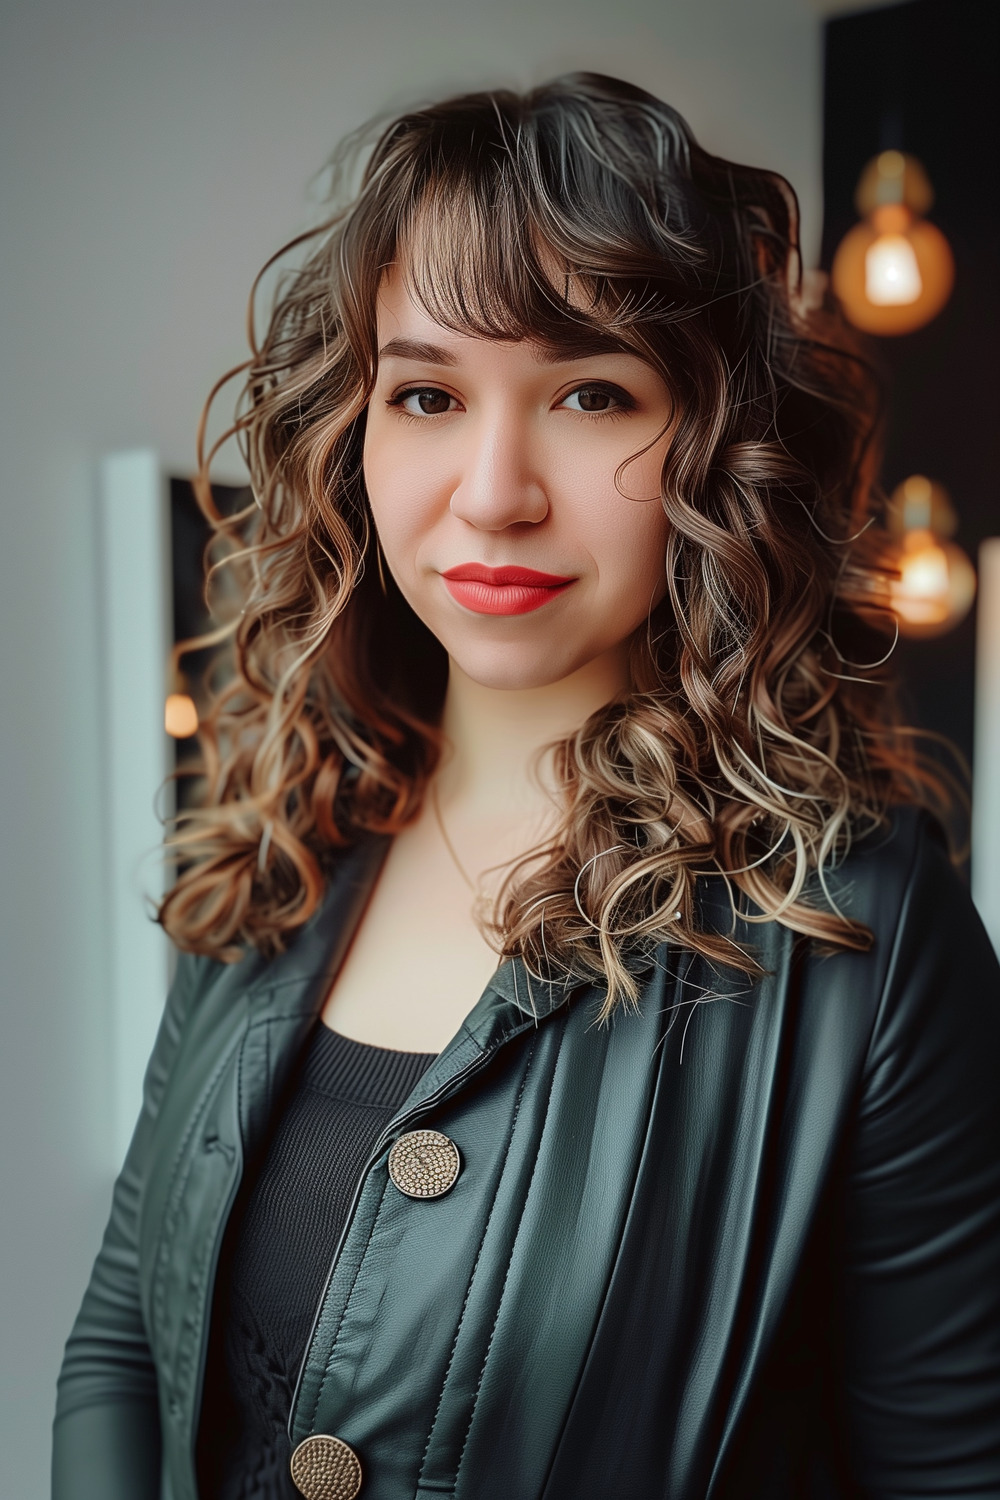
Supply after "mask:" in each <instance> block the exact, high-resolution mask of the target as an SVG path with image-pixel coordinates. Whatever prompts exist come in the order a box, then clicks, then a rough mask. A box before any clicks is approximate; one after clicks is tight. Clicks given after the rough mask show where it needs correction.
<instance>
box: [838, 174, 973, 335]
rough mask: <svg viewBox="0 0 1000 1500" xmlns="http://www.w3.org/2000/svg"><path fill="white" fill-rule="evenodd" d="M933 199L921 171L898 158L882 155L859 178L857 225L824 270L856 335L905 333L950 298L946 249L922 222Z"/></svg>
mask: <svg viewBox="0 0 1000 1500" xmlns="http://www.w3.org/2000/svg"><path fill="white" fill-rule="evenodd" d="M933 197H934V195H933V191H932V189H931V185H930V182H929V181H928V180H927V174H926V173H925V172H924V169H923V167H921V165H920V163H919V162H917V161H915V159H914V158H913V157H912V156H904V155H903V153H902V152H900V151H883V152H882V154H881V156H877V157H875V159H874V160H873V161H871V162H869V163H868V166H867V167H866V168H865V170H864V172H863V173H862V175H861V181H860V183H859V184H858V193H857V200H856V201H857V204H858V208H859V210H860V212H861V213H863V214H864V218H863V219H862V221H861V223H860V224H855V226H854V228H853V229H851V230H849V231H848V232H847V234H846V235H845V236H844V238H843V239H842V240H841V242H840V245H839V246H838V248H837V253H836V255H835V256H834V258H833V266H832V267H831V282H832V285H833V290H834V291H835V292H836V294H837V296H838V297H839V298H840V301H841V305H842V306H843V309H844V312H845V313H846V315H847V317H848V318H849V319H850V320H851V322H852V323H853V324H854V325H855V327H856V328H863V329H864V330H865V332H866V333H878V334H883V335H885V334H896V333H912V332H913V330H914V329H915V328H922V327H923V325H924V324H925V323H929V322H930V320H931V318H934V317H936V316H937V314H938V313H939V312H940V311H941V309H942V308H943V307H944V305H945V303H946V302H947V301H948V298H949V297H950V296H951V289H952V286H953V284H954V280H955V262H954V259H953V257H952V253H951V248H950V246H949V244H948V241H947V240H946V239H945V237H944V235H943V234H942V233H941V231H940V229H937V228H936V227H935V226H934V225H933V224H931V223H929V222H928V221H927V220H926V219H924V218H923V217H921V216H922V215H923V214H925V213H926V212H927V210H928V208H930V206H931V203H932V202H933Z"/></svg>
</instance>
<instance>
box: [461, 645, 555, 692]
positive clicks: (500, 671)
mask: <svg viewBox="0 0 1000 1500" xmlns="http://www.w3.org/2000/svg"><path fill="white" fill-rule="evenodd" d="M448 654H449V656H450V657H451V660H452V661H453V662H454V663H455V664H456V666H458V667H460V668H461V670H462V671H463V672H464V673H465V675H466V677H469V678H471V680H472V681H473V682H476V683H478V684H479V686H480V687H485V688H496V689H499V690H502V691H504V692H508V693H510V692H525V691H527V690H528V689H530V688H540V687H549V686H550V685H551V684H552V683H554V682H561V681H562V680H563V678H564V677H568V676H569V675H570V673H571V672H574V671H575V670H576V669H577V668H578V667H579V666H580V665H581V663H580V662H579V661H576V660H569V659H566V660H564V659H562V658H561V657H560V656H557V654H556V653H555V652H554V651H552V650H551V649H548V650H545V649H536V650H533V651H525V650H524V649H523V648H512V647H510V646H507V647H503V646H491V647H489V648H486V649H482V650H479V651H475V650H472V651H470V650H469V649H468V648H467V646H465V643H463V648H461V649H459V650H457V651H449V653H448Z"/></svg>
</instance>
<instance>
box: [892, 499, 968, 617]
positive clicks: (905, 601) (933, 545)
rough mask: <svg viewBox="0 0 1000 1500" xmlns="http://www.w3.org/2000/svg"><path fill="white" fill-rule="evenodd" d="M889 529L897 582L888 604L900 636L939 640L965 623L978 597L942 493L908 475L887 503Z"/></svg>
mask: <svg viewBox="0 0 1000 1500" xmlns="http://www.w3.org/2000/svg"><path fill="white" fill-rule="evenodd" d="M888 514H889V526H890V530H891V531H892V532H893V533H894V534H895V536H896V537H897V538H898V540H897V543H896V552H895V556H894V559H893V561H894V562H895V565H896V568H897V569H898V577H896V578H894V579H893V580H892V582H891V584H890V592H889V602H890V605H891V607H892V611H893V613H894V614H895V616H896V620H897V622H898V624H899V631H900V634H901V635H908V636H929V635H942V634H943V633H944V632H945V631H946V630H950V629H951V628H952V626H953V625H957V624H958V622H959V621H960V620H962V619H964V617H965V615H966V614H967V613H968V610H969V606H970V605H971V603H972V601H973V598H974V597H975V593H976V571H975V569H974V568H973V566H972V564H971V562H970V561H969V559H968V557H966V555H965V553H964V552H963V551H962V549H961V547H957V546H956V545H955V543H954V542H950V541H947V540H946V538H947V537H949V536H950V535H951V533H952V532H953V531H954V529H955V527H956V525H957V517H956V515H955V512H954V510H953V509H952V506H951V502H950V500H949V499H948V495H947V493H946V491H945V490H944V489H943V488H942V487H941V485H939V484H934V483H932V482H931V480H929V479H927V478H926V477H925V476H924V475H923V474H911V475H910V477H909V479H906V480H904V481H903V483H902V484H901V485H900V486H899V488H898V489H896V490H895V491H894V492H893V494H892V495H891V497H890V499H889V507H888Z"/></svg>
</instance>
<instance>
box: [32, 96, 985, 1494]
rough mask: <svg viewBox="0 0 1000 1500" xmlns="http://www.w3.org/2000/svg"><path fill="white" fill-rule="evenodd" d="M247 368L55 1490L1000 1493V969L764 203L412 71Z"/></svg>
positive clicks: (583, 104)
mask: <svg viewBox="0 0 1000 1500" xmlns="http://www.w3.org/2000/svg"><path fill="white" fill-rule="evenodd" d="M246 371H247V373H246V380H245V385H244V399H243V403H242V406H241V409H240V414H239V416H238V420H237V426H236V430H237V431H238V432H239V433H240V434H241V436H242V438H243V441H244V443H245V451H246V455H247V459H248V462H249V466H250V471H251V474H252V477H253V484H254V493H255V498H256V505H255V506H254V507H251V511H250V512H249V513H248V514H244V515H241V516H239V517H236V518H225V517H221V516H218V515H216V514H215V513H214V512H213V515H214V519H215V522H216V525H217V529H218V533H219V538H220V542H221V543H222V544H224V546H225V547H226V548H227V551H226V555H225V557H224V559H222V561H221V562H220V571H219V572H218V573H217V575H216V576H217V578H224V577H227V576H228V577H229V578H230V579H235V580H236V581H237V583H238V589H237V590H236V592H237V594H238V598H237V601H236V604H235V606H232V605H231V604H230V606H229V607H230V608H231V611H232V614H231V620H230V623H229V625H228V627H227V629H228V633H229V638H230V639H231V641H232V644H233V648H234V649H233V651H232V653H231V661H230V666H229V672H230V676H229V678H228V680H227V682H226V683H225V685H224V686H222V687H221V689H220V690H219V692H218V695H217V697H216V700H215V703H214V707H213V708H212V710H211V712H210V713H209V715H208V717H207V720H206V723H205V726H204V731H203V747H204V753H205V778H204V796H203V799H202V805H201V807H200V808H199V809H198V810H196V811H194V812H192V813H190V814H189V815H187V816H186V817H185V818H184V819H183V820H182V824H181V828H180V831H179V833H178V835H177V837H176V840H175V845H176V851H177V854H178V856H179V858H180V860H181V867H180V875H179V878H178V880H177V882H176V884H175V886H174V888H173V889H172V891H171V892H170V894H169V895H168V896H167V898H166V900H165V902H164V904H163V907H162V912H161V918H162V921H163V923H164V925H165V927H166V929H167V931H168V932H169V933H170V934H171V935H172V937H173V938H174V939H175V941H176V942H177V944H178V946H179V947H180V948H181V949H182V950H183V953H182V956H181V958H180V962H179V966H178V974H177V979H176V982H175V984H174V986H173V988H172V990H171V994H170V997H169V1000H168V1004H167V1009H166V1014H165V1017H164V1021H163V1025H162V1029H161V1032H160V1036H159V1040H158V1042H157V1045H156V1050H155V1053H154V1055H153V1058H152V1061H151V1063H150V1068H149V1073H148V1076H147V1081H146V1094H145V1104H144V1109H143V1113H142V1117H141V1119H140V1122H139V1125H138V1128H137V1131H136V1135H135V1138H134V1140H133V1143H132V1146H131V1149H130V1151H129V1155H128V1159H127V1161H126V1164H125V1167H124V1170H123V1172H122V1175H121V1178H120V1179H119V1182H118V1185H117V1188H116V1193H115V1202H114V1208H113V1212H112V1217H111V1222H110V1224H109V1227H108V1231H107V1236H106V1239H105V1243H104V1247H103V1248H102V1250H101V1253H100V1256H99V1257H98V1261H97V1265H96V1267H95V1270H94V1275H93V1279H92V1281H91V1285H90V1287H89V1289H88V1292H87V1295H86V1298H85V1301H84V1305H83V1308H82V1310H81V1313H80V1315H79V1318H78V1320H77V1323H76V1326H75V1328H74V1331H73V1334H72V1336H71V1338H70V1342H69V1346H68V1349H67V1354H66V1360H65V1365H64V1369H63V1373H62V1377H61V1382H60V1395H59V1409H58V1415H57V1424H56V1456H55V1475H56V1478H55V1494H56V1500H76V1497H82V1496H101V1497H103V1500H117V1497H119V1496H120V1497H122V1500H125V1497H126V1496H127V1497H128V1500H142V1497H147V1496H148V1497H153V1496H157V1495H163V1496H169V1497H170V1500H194V1497H195V1496H196V1495H200V1496H202V1497H203V1500H208V1497H213V1500H214V1497H235V1496H242V1497H248V1496H254V1497H261V1500H263V1497H276V1496H288V1495H295V1494H297V1493H301V1494H304V1495H306V1496H308V1497H311V1500H342V1497H352V1496H354V1495H355V1494H357V1493H358V1492H359V1491H360V1493H361V1494H362V1496H363V1500H402V1497H404V1496H405V1497H412V1496H414V1495H417V1496H428V1497H429V1496H431V1495H442V1494H447V1495H451V1494H454V1495H456V1496H469V1497H475V1500H493V1497H496V1500H501V1497H502V1500H530V1497H535V1496H539V1497H540V1496H543V1495H544V1496H545V1497H547V1500H590V1497H595V1500H596V1497H598V1496H600V1497H602V1500H604V1497H607V1496H608V1495H620V1496H627V1497H630V1500H631V1497H636V1500H645V1497H654V1496H655V1497H665V1496H670V1497H671V1500H687V1497H692V1500H693V1497H704V1496H713V1497H737V1496H754V1497H756V1496H762V1495H767V1496H780V1497H792V1496H815V1497H819V1496H824V1497H829V1496H838V1497H839V1496H849V1495H865V1496H885V1497H888V1496H892V1497H894V1500H899V1497H903V1496H906V1497H909V1496H914V1497H916V1496H918V1495H919V1496H945V1495H958V1494H961V1495H973V1494H976V1495H998V1494H1000V1430H998V1429H1000V1423H998V1422H997V1411H998V1410H1000V1399H998V1398H1000V1361H998V1357H997V1341H998V1334H997V1329H998V1320H997V1316H996V1314H997V1300H998V1294H1000V1275H998V1274H997V1273H998V1271H1000V1165H998V1162H997V1155H996V1142H997V1140H998V1138H1000V1131H998V1129H997V1126H998V1124H1000V1121H998V1108H997V1091H996V1089H995V1086H994V1082H995V1080H994V1076H993V1075H994V1071H995V1069H994V1061H993V1059H994V1057H995V1050H996V1044H997V1041H998V1040H1000V1026H998V1006H997V1000H998V972H997V965H996V962H995V959H994V957H993V955H992V953H991V951H990V949H989V945H988V943H987V940H986V938H985V936H984V934H983V931H982V928H981V926H980V925H979V923H978V921H977V919H976V916H975V914H974V912H973V910H972V907H971V904H970V902H969V900H968V897H967V895H966V894H965V892H964V889H963V888H962V886H961V884H960V882H959V881H958V879H957V877H956V876H955V875H954V874H953V872H952V869H951V867H950V864H949V861H948V858H947V855H946V853H945V851H944V849H943V847H942V843H941V839H940V837H939V834H938V832H937V824H936V823H935V822H934V820H933V818H931V817H930V816H929V815H928V813H927V811H926V808H927V806H928V805H929V804H931V803H932V802H933V800H934V798H935V796H936V795H937V794H936V792H935V783H934V781H933V778H931V777H929V776H928V775H927V774H926V773H924V772H923V771H922V770H921V768H920V765H919V763H918V761H917V760H916V758H915V756H914V753H913V750H912V737H911V736H909V735H908V734H907V733H906V731H905V730H903V729H902V728H900V727H899V726H898V725H897V723H896V721H895V718H894V715H893V712H892V709H891V698H890V696H889V693H888V690H887V687H886V685H885V682H884V677H883V673H882V671H881V669H880V668H879V667H878V665H877V663H878V661H879V660H880V659H884V658H885V656H886V649H887V642H886V632H885V629H884V619H885V613H884V611H883V610H881V609H880V604H879V601H880V599H881V598H882V597H883V594H884V580H882V579H880V575H879V569H878V548H877V544H876V541H875V539H874V538H875V533H874V530H873V528H871V527H870V526H869V525H868V522H869V519H870V516H871V507H872V503H873V502H872V483H873V418H872V415H871V413H872V411H873V406H874V401H873V395H872V391H871V389H870V384H869V379H868V375H867V373H866V366H865V365H864V362H863V361H862V360H861V359H860V358H859V357H858V355H857V354H856V352H855V351H854V350H853V348H852V347H851V345H850V342H849V340H848V339H847V336H846V334H845V332H844V331H843V329H842V327H841V326H840V324H839V323H838V321H837V318H836V315H835V313H834V311H833V310H832V309H830V308H826V309H824V308H821V307H814V308H811V309H810V307H809V305H808V301H807V299H806V298H805V297H804V296H803V294H802V289H801V276H800V268H799V261H798V250H797V226H796V218H795V202H794V197H793V195H792V193H791V190H790V189H789V188H788V186H787V185H786V184H785V183H784V182H783V181H782V180H781V179H780V178H777V177H775V176H774V175H773V174H769V173H766V172H760V171H755V170H750V169H748V168H744V167H737V166H734V165H732V164H731V163H727V162H724V161H720V160H718V159H716V158H713V157H711V156H708V155H707V154H706V153H705V152H703V151H701V150H700V149H699V148H698V147H697V146H696V145H695V143H694V142H693V141H692V139H691V136H690V134H689V132H688V130H687V128H686V126H685V125H684V123H683V122H682V121H681V120H680V119H679V117H678V116H677V115H676V114H675V113H674V112H673V111H672V110H670V109H669V108H668V107H667V106H666V105H664V104H662V103H660V102H659V101H657V100H656V99H654V98H651V97H650V96H649V95H647V94H645V93H642V92H641V91H640V90H638V89H634V88H631V87H630V86H628V85H626V84H624V83H619V82H616V81H614V80H611V79H606V78H600V77H594V76H590V75H586V76H574V77H570V78H564V79H560V80H557V81H555V82H554V83H551V84H549V85H547V86H545V87H543V88H540V89H537V90H535V91H534V92H532V93H530V94H528V95H526V96H524V97H518V96H515V95H512V94H507V93H496V94H482V95H473V96H470V97H467V98H462V99H456V100H451V101H447V102H445V103H443V104H440V105H438V106H436V107H434V108H431V109H426V110H423V111H420V112H417V113H414V114H412V115H408V116H406V117H404V118H402V119H399V120H397V121H395V122H393V123H392V124H391V125H390V126H389V127H388V128H387V129H385V130H384V132H383V134H382V135H381V138H380V139H379V141H378V142H377V144H376V146H375V148H374V151H373V153H372V155H371V157H370V160H369V163H368V165H367V168H366V171H365V174H364V177H363V181H362V184H361V188H360V192H359V193H358V195H357V196H356V197H355V199H354V200H353V201H351V202H349V203H348V204H347V206H346V207H342V208H340V209H338V211H337V213H336V214H335V216H334V217H333V218H332V219H331V221H330V222H329V223H328V224H327V225H325V226H324V227H323V228H322V229H321V230H320V231H318V232H317V234H316V236H315V240H314V243H313V244H312V246H311V248H310V249H309V251H308V254H307V255H306V257H305V259H304V260H303V261H302V263H301V265H300V266H299V268H298V269H297V270H296V271H295V272H294V273H290V274H289V275H287V276H286V277H285V279H284V281H283V282H282V283H281V285H280V287H279V289H278V292H277V295H276V299H275V304H274V308H273V312H272V315H271V319H270V324H269V327H268V330H267V333H266V335H265V337H264V339H263V341H262V342H261V344H260V345H259V347H255V348H254V350H253V355H252V358H251V359H250V361H249V362H248V365H247V366H246ZM209 457H210V455H209ZM201 491H202V496H203V503H204V504H205V505H206V507H208V508H209V509H210V510H211V495H210V490H209V487H208V482H207V463H206V464H203V466H202V473H201ZM890 644H891V642H890ZM870 663H876V665H874V666H872V665H868V664H870ZM922 809H924V810H922ZM498 958H499V963H498ZM476 996H479V999H478V1001H477V1000H476Z"/></svg>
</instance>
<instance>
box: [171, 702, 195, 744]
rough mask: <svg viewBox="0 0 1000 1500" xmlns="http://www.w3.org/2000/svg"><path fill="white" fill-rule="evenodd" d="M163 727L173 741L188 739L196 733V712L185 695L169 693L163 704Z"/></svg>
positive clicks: (193, 704) (193, 703)
mask: <svg viewBox="0 0 1000 1500" xmlns="http://www.w3.org/2000/svg"><path fill="white" fill-rule="evenodd" d="M163 726H164V728H165V729H166V731H167V733H168V734H169V735H170V736H171V737H172V738H173V739H175V740H186V739H190V737H191V735H193V734H197V733H198V710H197V708H196V707H195V702H194V699H193V698H190V697H188V695H187V693H170V694H169V695H168V697H167V701H166V703H165V704H164V712H163Z"/></svg>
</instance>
